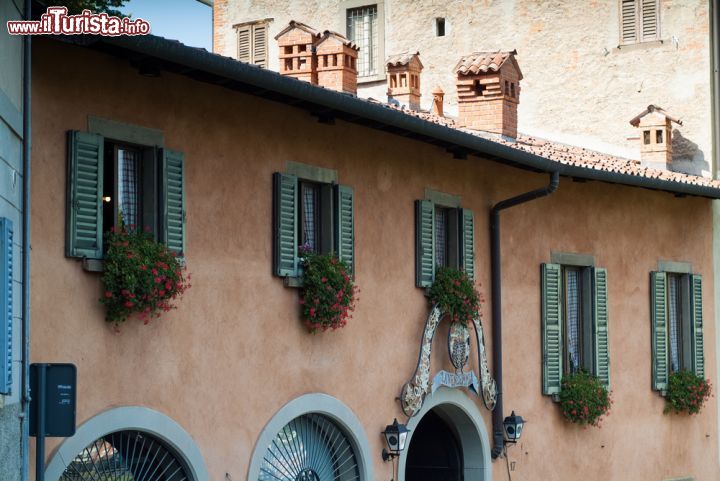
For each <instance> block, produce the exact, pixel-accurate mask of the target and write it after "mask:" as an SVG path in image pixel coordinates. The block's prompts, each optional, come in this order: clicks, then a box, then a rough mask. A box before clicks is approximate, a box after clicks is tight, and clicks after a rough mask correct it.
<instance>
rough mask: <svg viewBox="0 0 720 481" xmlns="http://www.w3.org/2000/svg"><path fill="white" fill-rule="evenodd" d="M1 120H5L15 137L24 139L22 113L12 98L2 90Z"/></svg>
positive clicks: (0, 103)
mask: <svg viewBox="0 0 720 481" xmlns="http://www.w3.org/2000/svg"><path fill="white" fill-rule="evenodd" d="M0 120H4V121H5V123H6V124H8V127H10V128H11V129H12V131H13V132H15V135H17V136H18V137H20V138H21V139H22V112H21V111H20V109H18V108H17V107H15V105H13V103H12V102H11V101H10V97H8V96H7V94H6V93H5V92H4V91H3V90H2V89H0Z"/></svg>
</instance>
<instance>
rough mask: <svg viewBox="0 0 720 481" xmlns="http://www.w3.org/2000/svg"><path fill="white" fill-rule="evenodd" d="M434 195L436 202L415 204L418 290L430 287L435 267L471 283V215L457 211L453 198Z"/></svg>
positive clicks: (473, 238) (472, 262) (473, 237)
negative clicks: (465, 276)
mask: <svg viewBox="0 0 720 481" xmlns="http://www.w3.org/2000/svg"><path fill="white" fill-rule="evenodd" d="M428 193H432V192H431V191H428ZM437 194H439V195H436V196H434V197H437V199H436V200H431V199H426V200H418V201H416V202H415V236H416V241H415V242H416V249H415V250H416V282H415V283H416V285H417V286H418V287H430V286H431V285H432V283H433V281H434V280H435V271H436V269H437V268H438V267H452V268H455V269H462V270H464V271H465V272H467V274H468V276H469V277H470V278H471V279H474V278H475V242H474V241H475V233H474V218H473V213H472V211H470V210H468V209H462V208H460V207H459V199H458V198H457V197H454V196H449V195H447V194H440V193H437ZM441 196H444V197H445V199H442V198H441ZM430 197H433V195H430Z"/></svg>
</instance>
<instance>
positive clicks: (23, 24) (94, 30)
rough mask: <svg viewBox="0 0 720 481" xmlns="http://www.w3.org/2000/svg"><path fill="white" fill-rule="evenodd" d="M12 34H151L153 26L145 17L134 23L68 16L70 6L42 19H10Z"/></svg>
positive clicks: (104, 17) (96, 15) (106, 17)
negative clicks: (151, 26)
mask: <svg viewBox="0 0 720 481" xmlns="http://www.w3.org/2000/svg"><path fill="white" fill-rule="evenodd" d="M7 29H8V33H9V34H10V35H83V34H91V35H106V36H110V37H118V36H120V35H147V34H148V33H150V23H148V22H146V21H145V20H143V19H142V18H136V19H134V20H132V19H129V18H124V17H115V16H111V15H108V14H107V13H92V12H91V11H90V10H83V11H82V13H81V14H79V15H68V9H67V7H48V9H47V12H46V13H43V14H42V16H41V17H40V20H10V21H8V22H7Z"/></svg>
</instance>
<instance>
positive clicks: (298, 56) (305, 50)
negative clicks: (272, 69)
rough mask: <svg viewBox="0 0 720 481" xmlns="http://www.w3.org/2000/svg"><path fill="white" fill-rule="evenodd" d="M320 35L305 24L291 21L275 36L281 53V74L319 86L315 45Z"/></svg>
mask: <svg viewBox="0 0 720 481" xmlns="http://www.w3.org/2000/svg"><path fill="white" fill-rule="evenodd" d="M319 39H320V33H319V32H318V31H317V30H315V29H314V28H312V27H310V26H308V25H305V24H304V23H300V22H296V21H295V20H290V23H288V25H287V27H285V28H284V29H283V30H282V31H280V33H278V34H277V35H276V36H275V40H277V42H278V47H279V48H278V50H279V51H280V57H279V60H280V61H279V62H278V63H279V65H280V74H281V75H285V76H287V77H293V78H296V79H298V80H304V81H306V82H310V83H312V84H317V83H318V80H317V57H316V56H315V45H316V44H317V42H318V41H319Z"/></svg>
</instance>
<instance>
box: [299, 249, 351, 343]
mask: <svg viewBox="0 0 720 481" xmlns="http://www.w3.org/2000/svg"><path fill="white" fill-rule="evenodd" d="M303 267H304V269H305V271H304V274H303V288H302V293H301V295H300V306H301V310H302V319H303V322H304V323H305V325H306V326H307V328H308V329H309V330H310V332H312V333H316V332H318V331H326V330H328V329H337V328H339V327H344V326H345V325H346V324H347V321H348V319H350V318H351V317H352V315H351V311H353V310H354V309H355V302H356V301H357V300H358V298H357V293H358V292H359V290H358V288H357V286H355V285H354V284H353V280H352V278H351V277H350V275H349V274H348V268H347V265H346V264H345V263H344V262H343V261H340V260H338V259H337V258H336V257H334V256H332V255H316V254H312V253H304V258H303Z"/></svg>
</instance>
